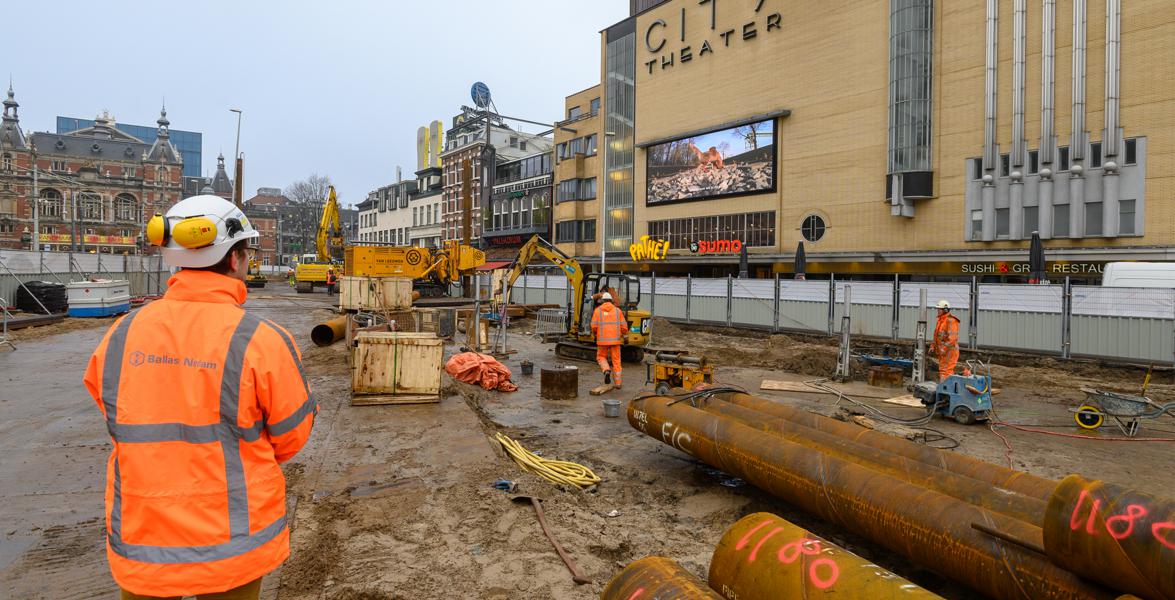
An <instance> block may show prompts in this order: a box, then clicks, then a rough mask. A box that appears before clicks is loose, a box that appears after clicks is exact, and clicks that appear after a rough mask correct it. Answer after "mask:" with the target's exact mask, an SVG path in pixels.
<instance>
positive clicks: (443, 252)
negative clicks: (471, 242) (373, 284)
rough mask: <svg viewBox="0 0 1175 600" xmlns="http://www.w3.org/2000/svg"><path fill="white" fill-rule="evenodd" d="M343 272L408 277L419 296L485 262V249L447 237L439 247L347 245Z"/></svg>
mask: <svg viewBox="0 0 1175 600" xmlns="http://www.w3.org/2000/svg"><path fill="white" fill-rule="evenodd" d="M345 256H346V260H345V263H344V264H345V267H344V270H343V272H344V273H345V274H346V275H353V276H356V277H409V278H411V279H413V285H412V287H413V289H415V290H416V291H418V292H420V295H421V296H425V297H436V296H444V295H446V293H447V292H448V290H449V288H450V285H451V284H453V283H456V282H457V281H459V280H460V279H461V277H462V276H463V275H468V274H470V273H471V272H473V271H474V270H475V269H477V268H478V267H480V266H482V265H484V264H485V261H486V255H485V252H482V251H481V250H478V249H477V248H474V247H472V246H466V245H464V244H462V243H461V242H458V241H457V240H448V241H446V242H444V243H443V244H442V245H441V246H440V247H439V248H419V247H416V246H364V245H356V246H347V249H346V251H345Z"/></svg>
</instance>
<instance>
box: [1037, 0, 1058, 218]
mask: <svg viewBox="0 0 1175 600" xmlns="http://www.w3.org/2000/svg"><path fill="white" fill-rule="evenodd" d="M1041 9H1042V15H1041V17H1042V20H1041V26H1040V152H1039V155H1038V157H1039V161H1040V184H1039V188H1038V189H1039V192H1038V194H1039V198H1038V200H1037V209H1036V210H1037V215H1036V223H1037V230H1038V231H1039V232H1040V238H1041V239H1044V240H1047V239H1051V238H1052V237H1053V160H1054V156H1055V155H1056V147H1057V140H1056V135H1055V134H1054V129H1053V127H1054V126H1055V125H1054V118H1055V115H1054V111H1055V103H1056V80H1057V75H1056V62H1057V60H1056V54H1057V48H1056V45H1057V41H1056V33H1057V0H1043V5H1042V7H1041Z"/></svg>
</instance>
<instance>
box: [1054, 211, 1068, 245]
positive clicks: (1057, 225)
mask: <svg viewBox="0 0 1175 600" xmlns="http://www.w3.org/2000/svg"><path fill="white" fill-rule="evenodd" d="M1053 237H1069V205H1068V204H1054V205H1053Z"/></svg>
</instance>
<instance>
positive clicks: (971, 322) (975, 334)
mask: <svg viewBox="0 0 1175 600" xmlns="http://www.w3.org/2000/svg"><path fill="white" fill-rule="evenodd" d="M968 304H969V306H968V308H969V309H970V311H969V314H968V315H967V347H968V348H971V349H972V350H975V349H976V348H978V347H979V278H978V277H974V276H972V277H971V293H970V300H969V302H968Z"/></svg>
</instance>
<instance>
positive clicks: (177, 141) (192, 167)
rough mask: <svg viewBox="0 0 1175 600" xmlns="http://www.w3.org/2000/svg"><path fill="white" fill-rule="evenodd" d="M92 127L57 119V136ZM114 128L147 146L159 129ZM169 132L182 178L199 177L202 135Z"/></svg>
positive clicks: (83, 121)
mask: <svg viewBox="0 0 1175 600" xmlns="http://www.w3.org/2000/svg"><path fill="white" fill-rule="evenodd" d="M93 125H94V120H93V119H77V118H74V117H57V133H59V134H62V133H70V132H74V131H77V130H79V129H85V128H87V127H93ZM114 127H115V128H116V129H118V130H119V131H122V132H125V133H128V134H130V135H133V136H135V137H137V138H139V139H140V140H143V141H144V142H146V143H148V144H151V143H153V142H154V141H155V131H156V130H157V129H158V128H159V127H158V126H157V125H152V126H150V127H147V126H144V125H129V124H127V123H115V125H114ZM170 132H171V143H172V144H173V145H174V146H175V149H176V150H179V152H180V156H182V157H183V159H184V177H199V176H200V170H201V161H200V157H201V153H202V152H203V148H204V134H202V133H199V132H196V131H181V130H179V129H170Z"/></svg>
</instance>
